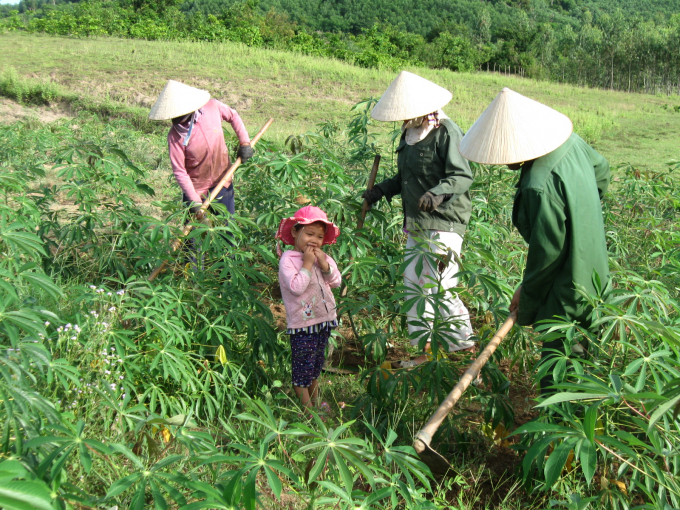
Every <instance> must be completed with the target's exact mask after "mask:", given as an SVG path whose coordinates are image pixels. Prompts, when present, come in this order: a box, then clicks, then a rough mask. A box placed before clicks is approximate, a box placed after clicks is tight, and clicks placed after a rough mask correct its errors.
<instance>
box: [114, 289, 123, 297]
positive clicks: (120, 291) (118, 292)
mask: <svg viewBox="0 0 680 510" xmlns="http://www.w3.org/2000/svg"><path fill="white" fill-rule="evenodd" d="M116 294H118V295H119V296H122V295H123V294H125V291H124V290H122V289H121V290H119V291H117V292H116Z"/></svg>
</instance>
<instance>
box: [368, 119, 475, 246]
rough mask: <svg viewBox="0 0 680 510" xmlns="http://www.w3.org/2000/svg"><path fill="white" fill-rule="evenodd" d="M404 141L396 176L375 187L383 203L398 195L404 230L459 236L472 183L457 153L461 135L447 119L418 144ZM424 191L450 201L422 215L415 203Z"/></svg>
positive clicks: (466, 216) (464, 225) (468, 208)
mask: <svg viewBox="0 0 680 510" xmlns="http://www.w3.org/2000/svg"><path fill="white" fill-rule="evenodd" d="M405 138H406V133H403V134H402V135H401V141H400V143H399V146H398V147H397V154H398V156H397V174H396V175H395V176H394V177H392V178H390V179H386V180H384V181H383V182H381V183H380V184H378V187H379V188H380V189H381V190H382V191H383V193H384V194H385V197H386V198H387V200H391V199H392V197H393V196H395V195H399V194H401V200H402V204H403V206H404V216H405V218H406V222H405V223H406V224H405V226H406V229H407V230H409V231H412V232H415V231H417V230H421V229H422V230H442V231H447V232H455V233H457V234H459V235H461V236H462V235H463V234H465V229H466V228H467V224H468V222H469V221H470V213H471V211H472V203H471V201H470V193H469V191H468V190H469V189H470V185H471V184H472V180H473V178H472V172H471V171H470V165H469V164H468V161H467V159H465V158H464V157H463V156H461V155H460V153H459V152H458V146H459V145H460V141H461V139H462V138H463V132H462V131H461V129H460V128H459V127H458V126H457V125H456V124H455V123H454V122H453V121H451V120H450V119H442V121H441V124H440V126H439V127H438V128H436V129H433V130H432V131H430V133H429V134H428V135H427V136H426V137H425V138H424V139H422V140H421V141H419V142H418V143H416V144H413V145H408V144H407V143H406V139H405ZM428 191H429V192H430V193H432V194H433V195H451V197H450V198H449V199H448V200H446V201H444V202H442V204H441V205H440V206H439V207H438V208H437V209H436V210H434V211H432V212H424V211H421V210H420V209H418V200H419V199H420V197H422V196H423V195H424V194H425V193H426V192H428Z"/></svg>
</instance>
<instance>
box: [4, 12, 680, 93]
mask: <svg viewBox="0 0 680 510" xmlns="http://www.w3.org/2000/svg"><path fill="white" fill-rule="evenodd" d="M229 1H230V0H228V1H227V3H225V2H224V1H221V2H220V1H219V0H186V1H185V2H184V3H178V2H177V1H176V0H104V1H101V0H99V1H90V0H88V1H82V2H77V3H70V2H64V1H62V0H22V3H20V4H19V6H18V7H19V8H18V9H17V8H16V7H15V6H12V8H11V9H10V8H7V7H6V6H3V9H2V10H0V15H2V18H1V19H0V30H24V31H29V32H45V33H48V34H55V35H75V36H96V35H111V36H117V37H129V38H141V39H149V40H158V39H161V40H195V41H235V42H240V43H243V44H246V45H248V46H258V47H265V48H275V49H283V50H289V51H294V52H299V53H303V54H307V55H317V56H324V57H330V58H336V59H340V60H344V61H347V62H350V63H353V64H355V65H358V66H362V67H370V68H379V69H383V68H385V69H398V68H400V67H403V66H406V65H410V66H423V67H431V68H436V69H450V70H453V71H462V72H469V71H475V70H482V71H501V72H505V73H513V74H521V75H522V76H527V77H532V78H540V79H549V80H553V81H557V82H564V83H572V84H578V85H583V86H590V87H599V88H607V89H613V90H624V91H629V92H646V93H664V94H679V93H680V14H677V13H674V12H680V6H679V5H678V4H680V2H678V0H666V1H663V0H659V1H657V2H651V0H648V1H647V2H642V1H641V2H635V3H634V2H632V0H631V1H629V0H622V1H621V2H617V3H616V4H613V3H612V2H604V1H601V0H592V1H591V2H588V3H586V2H583V1H582V0H508V1H507V2H500V1H495V2H494V1H490V2H477V1H474V2H473V1H472V0H461V1H459V2H455V3H454V2H443V0H424V2H422V4H421V5H419V6H417V7H413V8H412V9H411V11H412V12H411V11H409V7H408V6H409V5H411V3H406V2H405V1H402V0H397V1H396V2H394V3H391V4H384V3H383V5H384V6H383V7H382V8H377V7H376V9H374V10H371V9H370V7H371V5H373V4H372V3H371V2H374V0H356V1H354V2H352V3H350V2H348V0H331V1H329V2H320V3H312V2H310V1H309V0H262V1H261V2H260V3H257V2H255V1H253V0H248V1H245V2H243V1H239V2H231V3H229ZM267 2H269V3H267ZM276 2H278V3H276ZM612 5H613V6H614V7H612ZM305 6H307V7H309V9H308V10H307V13H306V14H304V12H303V11H304V9H303V8H304V7H305ZM351 6H354V7H355V8H354V9H353V10H352V9H350V7H351ZM635 6H637V7H638V8H637V9H634V7H635ZM284 9H288V10H289V11H290V14H289V13H288V12H285V10H284ZM435 13H438V15H435ZM400 20H401V21H400Z"/></svg>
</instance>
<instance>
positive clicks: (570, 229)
mask: <svg viewBox="0 0 680 510" xmlns="http://www.w3.org/2000/svg"><path fill="white" fill-rule="evenodd" d="M608 186H609V163H608V162H607V160H606V159H605V158H604V157H602V156H601V155H600V154H598V153H597V152H596V151H595V150H594V149H593V148H592V147H590V146H589V145H588V144H587V143H586V142H584V141H583V139H581V137H579V136H578V135H577V134H572V135H571V137H569V139H568V140H567V141H566V142H565V143H564V144H562V146H560V147H558V148H557V149H555V150H554V151H553V152H551V153H549V154H547V155H545V156H542V157H540V158H538V159H536V160H535V161H534V162H533V165H531V166H530V167H529V168H528V169H523V170H522V174H521V176H520V178H519V182H518V183H517V193H516V194H515V203H514V207H513V211H512V223H513V224H514V225H515V227H517V230H519V233H520V234H521V235H522V237H523V238H524V240H525V241H526V242H527V243H529V253H528V254H527V267H526V269H525V271H524V279H523V281H522V290H521V292H520V301H519V317H518V322H519V324H521V325H524V326H526V325H530V324H534V323H536V322H538V321H540V320H543V319H550V318H552V317H553V316H555V315H560V316H562V317H566V318H567V319H569V320H576V321H578V322H579V323H580V324H582V325H583V326H585V327H587V326H588V325H589V324H588V322H587V316H588V313H589V312H590V310H589V309H588V308H587V307H586V306H585V305H584V304H583V302H582V300H581V298H580V297H579V295H578V294H577V293H576V290H575V286H574V284H575V283H577V284H579V285H582V286H583V287H585V288H586V290H588V291H589V292H591V293H594V291H595V288H594V286H593V283H592V276H593V270H595V271H597V273H598V274H599V275H600V278H601V281H602V283H603V284H604V283H605V282H606V281H608V279H609V263H608V258H607V245H606V242H605V235H604V221H603V217H602V206H601V204H600V199H601V198H602V196H603V195H604V193H605V192H606V191H607V187H608Z"/></svg>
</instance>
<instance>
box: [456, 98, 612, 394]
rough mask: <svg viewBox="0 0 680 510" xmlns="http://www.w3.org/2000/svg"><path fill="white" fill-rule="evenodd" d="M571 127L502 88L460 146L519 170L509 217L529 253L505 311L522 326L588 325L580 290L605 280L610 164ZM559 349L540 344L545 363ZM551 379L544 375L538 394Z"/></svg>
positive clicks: (558, 343) (557, 343) (476, 157)
mask: <svg viewBox="0 0 680 510" xmlns="http://www.w3.org/2000/svg"><path fill="white" fill-rule="evenodd" d="M572 130H573V126H572V123H571V121H570V120H569V118H568V117H566V116H564V115H562V114H561V113H559V112H557V111H555V110H553V109H552V108H549V107H547V106H545V105H542V104H541V103H538V102H536V101H533V100H531V99H529V98H526V97H524V96H522V95H520V94H517V93H516V92H513V91H512V90H510V89H507V88H505V89H503V90H502V91H501V92H500V93H499V94H498V96H497V97H496V99H494V101H493V102H492V103H491V104H490V105H489V107H488V108H487V109H486V111H485V112H484V113H483V114H482V116H481V117H480V118H479V119H477V121H476V122H475V124H474V125H473V126H472V127H471V128H470V131H468V133H467V134H466V135H465V137H464V138H463V141H462V142H461V145H460V151H461V154H463V155H465V157H467V158H468V159H469V160H471V161H476V162H479V163H485V164H495V165H499V164H505V165H508V167H509V168H510V169H512V170H519V171H521V173H520V177H519V181H518V183H517V191H516V193H515V201H514V205H513V212H512V222H513V224H514V225H515V227H516V228H517V230H518V231H519V233H520V234H521V235H522V237H523V238H524V240H525V241H526V242H527V244H528V245H529V251H528V253H527V263H526V269H525V270H524V277H523V278H522V283H521V285H520V286H519V287H518V288H517V291H516V292H515V295H514V296H513V298H512V301H511V304H510V311H515V312H516V313H517V322H518V323H519V324H520V325H523V326H527V325H533V324H536V323H537V322H539V321H542V320H546V319H552V318H553V317H556V316H557V317H563V318H565V319H567V320H569V321H576V322H577V323H579V324H580V325H582V326H583V327H588V326H590V316H589V314H590V311H591V310H590V308H589V307H588V306H587V304H586V303H585V302H584V301H583V299H581V296H580V295H579V293H578V292H577V288H579V287H581V288H584V289H585V290H586V291H587V292H590V293H592V294H594V293H595V292H596V291H595V285H594V283H593V278H594V275H595V274H597V276H598V277H599V280H600V282H601V284H602V285H604V284H605V283H606V282H607V281H608V279H609V262H608V255H607V245H606V242H605V231H604V221H603V215H602V206H601V203H600V200H601V198H602V196H603V195H604V193H605V192H606V191H607V187H608V185H609V177H610V174H609V163H608V162H607V160H606V159H605V158H604V157H603V156H601V155H600V154H599V153H597V152H596V151H595V150H594V149H593V148H592V147H590V146H589V145H588V144H587V143H586V142H585V141H583V139H582V138H581V137H579V136H578V135H577V134H575V133H572ZM563 350H564V348H563V341H562V339H557V340H554V341H551V342H544V344H543V353H542V357H543V360H544V361H545V360H546V359H547V358H551V357H553V356H555V355H556V354H557V353H556V351H559V352H562V351H563ZM576 350H578V346H576V349H575V350H574V352H575V351H576ZM551 383H552V378H551V376H547V377H545V378H543V379H542V380H541V391H542V392H543V393H545V390H546V388H547V387H548V386H549V385H550V384H551Z"/></svg>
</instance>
